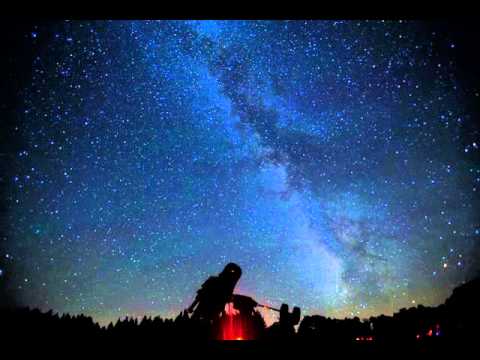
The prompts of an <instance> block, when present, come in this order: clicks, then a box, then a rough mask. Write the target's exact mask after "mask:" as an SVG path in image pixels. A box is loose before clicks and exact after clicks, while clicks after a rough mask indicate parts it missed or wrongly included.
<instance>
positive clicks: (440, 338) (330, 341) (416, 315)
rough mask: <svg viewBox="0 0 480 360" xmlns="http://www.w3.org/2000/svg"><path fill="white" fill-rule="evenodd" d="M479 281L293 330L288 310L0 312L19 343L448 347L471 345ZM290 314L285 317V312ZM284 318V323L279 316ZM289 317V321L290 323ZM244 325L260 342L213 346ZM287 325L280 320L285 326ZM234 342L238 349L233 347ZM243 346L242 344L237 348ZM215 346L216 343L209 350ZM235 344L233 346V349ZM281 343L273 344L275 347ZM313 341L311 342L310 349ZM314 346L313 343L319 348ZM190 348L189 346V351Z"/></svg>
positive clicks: (317, 319)
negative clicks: (385, 309) (103, 322)
mask: <svg viewBox="0 0 480 360" xmlns="http://www.w3.org/2000/svg"><path fill="white" fill-rule="evenodd" d="M479 294H480V279H479V278H477V279H475V280H472V281H470V282H467V283H465V284H463V285H461V286H459V287H457V288H456V289H455V290H454V291H453V293H452V295H451V296H450V297H449V298H448V299H447V300H446V301H445V303H444V304H442V305H439V306H437V307H426V306H423V305H418V306H417V307H412V308H409V309H400V310H399V311H398V312H396V313H395V314H393V315H392V316H386V315H380V316H376V317H370V318H369V319H364V320H360V319H359V318H358V317H355V318H345V319H333V318H328V317H324V316H321V315H312V316H305V317H304V318H303V319H302V320H301V322H300V323H299V326H298V330H297V331H295V330H294V328H293V325H294V323H295V321H294V322H293V323H292V322H290V323H289V322H288V321H290V320H291V319H292V316H293V315H292V314H293V313H290V312H288V306H286V307H287V309H283V310H284V313H283V315H282V313H281V317H280V321H279V322H277V323H274V324H273V325H271V326H270V327H267V326H266V325H265V322H264V321H263V318H262V316H261V315H260V313H259V312H258V311H256V310H253V311H252V312H251V313H240V314H239V313H237V314H234V315H229V316H224V317H220V318H219V320H217V321H212V322H205V321H201V320H198V319H195V318H194V317H193V316H190V315H189V313H188V311H187V310H185V311H182V312H181V313H179V314H178V316H177V317H176V318H174V319H164V318H161V317H160V316H156V317H147V316H145V317H143V318H142V319H136V318H135V319H134V318H129V317H126V318H123V319H118V320H117V321H116V322H115V323H110V324H108V325H107V326H100V325H99V324H98V323H96V322H95V321H94V320H93V319H92V318H91V317H87V316H84V315H73V316H72V315H70V314H63V315H59V314H56V313H53V311H52V310H50V311H48V312H41V311H40V310H38V309H30V308H4V309H2V310H0V322H1V324H2V328H3V329H7V331H6V332H5V334H6V337H5V335H4V339H5V340H7V341H8V340H9V339H12V340H14V339H19V338H21V339H22V341H27V342H28V341H37V342H39V343H49V342H52V341H53V340H54V341H55V342H56V343H58V342H60V343H73V344H77V345H79V344H80V343H83V344H94V343H96V344H104V345H105V344H123V343H128V344H135V343H149V342H152V341H153V343H155V344H161V345H162V346H163V347H165V348H168V347H169V346H171V347H174V346H175V345H174V344H178V343H179V342H181V343H182V344H186V343H189V342H192V343H198V342H204V343H205V344H207V343H209V344H210V348H212V347H215V346H216V347H220V348H223V349H224V348H225V347H227V348H228V347H232V346H235V347H237V348H238V347H250V348H261V347H269V346H270V347H272V346H273V347H275V348H276V349H277V350H278V349H279V346H280V348H281V347H282V346H283V347H285V346H288V344H292V343H302V344H303V345H302V347H303V348H305V346H313V344H317V345H318V344H323V346H326V345H328V346H335V345H336V346H342V347H343V348H344V349H345V348H351V349H355V348H361V347H368V348H371V349H373V348H385V347H390V346H394V347H398V346H400V345H402V346H411V347H413V348H415V349H417V350H418V349H429V348H436V347H445V346H449V344H450V345H451V344H464V343H468V342H471V341H473V340H474V337H475V336H476V334H477V332H476V328H477V326H478V325H477V324H478V322H479V311H478V304H479V300H480V299H479ZM285 311H286V312H285ZM282 316H283V318H282ZM285 319H288V320H285ZM227 321H228V322H230V324H232V322H233V321H234V322H236V323H237V324H239V323H240V324H243V331H244V333H245V334H248V335H249V336H246V337H245V338H242V340H254V339H255V340H258V341H255V342H248V341H247V342H215V343H216V345H214V344H213V343H212V342H211V341H209V340H212V339H221V338H218V337H216V335H217V334H220V333H221V332H222V331H225V327H226V326H228V324H227V323H226V322H227ZM282 321H283V322H282ZM233 343H236V344H235V345H232V344H233ZM240 343H242V344H241V345H240ZM212 344H213V345H212ZM229 344H230V345H229ZM275 344H276V345H275ZM305 344H310V345H305ZM317 345H315V346H317ZM184 350H185V349H184Z"/></svg>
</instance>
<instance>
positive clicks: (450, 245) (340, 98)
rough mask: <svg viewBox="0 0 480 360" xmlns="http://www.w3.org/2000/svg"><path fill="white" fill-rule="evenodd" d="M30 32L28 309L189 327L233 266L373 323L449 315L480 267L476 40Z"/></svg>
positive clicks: (366, 26)
mask: <svg viewBox="0 0 480 360" xmlns="http://www.w3.org/2000/svg"><path fill="white" fill-rule="evenodd" d="M447 35H448V34H447ZM18 37H21V38H22V39H23V41H24V44H27V45H25V46H26V48H27V49H28V53H29V54H30V55H31V56H30V57H28V56H27V57H26V58H23V60H22V59H21V56H20V55H19V54H17V55H18V61H19V62H20V63H21V62H22V61H23V63H25V62H26V63H27V64H26V66H24V67H23V68H22V69H23V70H25V71H23V72H22V74H23V75H22V76H23V77H22V79H23V80H22V81H23V82H20V80H19V82H18V84H21V86H20V85H18V86H19V87H20V88H19V91H18V93H17V94H15V97H16V101H15V108H14V111H13V115H12V117H11V118H12V119H14V120H12V121H11V122H10V124H11V127H10V128H9V132H8V133H4V134H6V135H2V136H3V138H2V139H3V141H4V142H5V143H4V144H3V145H2V146H3V149H4V151H3V152H2V161H5V160H7V161H8V163H4V164H7V165H4V166H3V169H4V170H5V171H3V173H2V174H1V176H2V178H1V180H2V185H3V190H2V191H3V196H4V200H5V201H4V212H3V216H2V227H3V228H2V232H3V233H4V236H2V239H1V240H2V243H1V251H0V257H1V262H0V282H1V283H2V286H3V288H4V289H6V290H5V291H6V292H8V293H9V294H11V296H12V297H14V298H15V301H16V303H18V304H19V305H28V306H31V307H39V308H40V309H42V310H45V311H46V310H49V309H53V310H54V311H57V312H61V313H62V312H70V313H74V314H78V313H84V314H87V315H91V316H93V317H94V319H96V320H98V321H100V322H101V323H103V324H104V323H107V322H109V321H111V320H115V319H116V318H118V317H124V316H127V315H128V316H143V315H144V314H148V315H161V316H166V317H171V316H175V315H176V314H178V313H179V312H180V311H181V310H183V309H184V308H186V307H187V306H188V305H189V304H190V302H191V301H192V300H193V297H194V295H195V291H196V290H197V289H198V288H199V286H200V285H201V283H202V282H203V281H204V280H205V279H206V278H207V277H208V276H209V275H212V274H217V273H218V272H220V271H221V270H222V269H223V267H224V266H225V264H226V263H228V262H230V261H233V262H236V263H238V264H239V265H240V266H241V267H242V269H243V276H242V278H241V279H240V282H239V284H238V287H237V292H239V293H243V294H247V295H251V296H253V297H254V298H255V299H256V300H257V301H259V302H265V303H268V304H270V305H274V306H279V305H280V304H281V303H282V302H286V303H288V304H290V305H291V306H294V305H297V306H300V307H301V308H302V311H303V313H304V314H322V315H326V316H334V317H345V316H348V317H353V316H359V317H361V318H365V317H368V316H371V315H378V314H381V313H385V314H391V313H392V312H393V311H397V310H398V309H400V308H402V307H410V306H416V305H418V304H424V305H438V304H440V303H442V302H443V301H444V300H445V298H446V297H447V296H448V295H449V294H450V293H451V291H452V289H453V288H454V287H455V286H457V285H459V284H461V283H462V282H463V281H465V280H468V279H469V278H470V277H471V276H472V274H474V273H475V272H476V271H477V270H478V268H479V266H478V261H477V260H478V258H477V256H478V243H479V241H480V221H479V219H478V216H477V214H478V212H479V205H480V202H479V192H480V166H479V162H478V152H479V147H480V135H479V132H478V129H477V127H476V125H475V121H476V118H477V115H478V114H477V113H475V112H474V111H473V110H472V109H473V108H474V107H473V106H472V104H474V103H475V101H477V100H478V97H479V93H478V89H476V88H475V87H474V86H472V82H469V79H468V78H469V76H468V74H465V71H464V70H463V69H462V64H461V63H460V62H459V61H457V60H458V51H459V50H458V47H459V46H460V45H459V44H458V43H457V42H456V41H455V36H451V38H449V37H448V36H445V34H443V33H437V32H436V31H432V28H431V27H430V26H427V24H425V23H422V22H411V21H346V22H344V21H258V22H251V21H175V22H169V21H108V22H107V21H70V22H68V21H67V22H59V23H55V24H50V25H48V26H47V25H38V26H32V27H30V28H29V30H28V31H23V32H21V33H19V34H18ZM460 51H463V52H465V51H467V52H468V49H460ZM25 59H26V60H25ZM13 60H14V61H15V59H13ZM30 60H31V61H30ZM18 66H20V65H18ZM22 66H23V65H22ZM19 69H20V68H19ZM11 80H12V81H14V79H11ZM11 114H12V112H11ZM265 316H267V318H268V319H267V320H268V321H271V320H272V319H273V317H271V316H272V315H270V314H267V313H265Z"/></svg>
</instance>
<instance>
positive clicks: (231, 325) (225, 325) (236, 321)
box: [220, 303, 246, 340]
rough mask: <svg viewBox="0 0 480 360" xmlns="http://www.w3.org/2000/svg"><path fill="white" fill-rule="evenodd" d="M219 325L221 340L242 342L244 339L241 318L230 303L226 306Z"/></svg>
mask: <svg viewBox="0 0 480 360" xmlns="http://www.w3.org/2000/svg"><path fill="white" fill-rule="evenodd" d="M221 325H222V326H221V337H220V338H221V340H244V339H245V338H246V336H245V334H244V329H243V326H242V322H241V317H240V316H239V315H238V311H237V310H235V309H234V308H233V304H232V303H229V304H227V305H226V307H225V316H224V317H223V319H222V324H221Z"/></svg>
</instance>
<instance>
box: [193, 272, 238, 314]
mask: <svg viewBox="0 0 480 360" xmlns="http://www.w3.org/2000/svg"><path fill="white" fill-rule="evenodd" d="M241 276H242V269H241V268H240V266H238V265H237V264H235V263H229V264H227V266H225V268H224V269H223V271H222V272H221V273H220V274H218V276H210V277H209V278H208V279H207V280H206V281H205V282H204V283H203V284H202V287H201V288H200V289H199V290H198V291H197V295H196V297H195V300H194V301H193V303H192V305H190V307H189V308H188V312H189V313H193V315H192V319H195V320H206V321H209V322H211V321H213V320H215V319H216V318H218V317H219V316H220V314H221V313H222V312H223V311H224V310H225V305H226V304H227V303H228V302H230V301H231V299H232V294H233V290H234V288H235V285H236V284H237V282H238V280H239V279H240V277H241Z"/></svg>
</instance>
